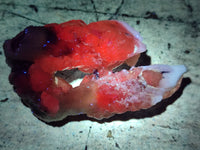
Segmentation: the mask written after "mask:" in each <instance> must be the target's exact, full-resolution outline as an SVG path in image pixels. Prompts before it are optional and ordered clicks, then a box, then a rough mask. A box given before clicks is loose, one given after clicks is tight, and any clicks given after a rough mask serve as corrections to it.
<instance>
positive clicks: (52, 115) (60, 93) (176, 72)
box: [4, 20, 186, 122]
mask: <svg viewBox="0 0 200 150" xmlns="http://www.w3.org/2000/svg"><path fill="white" fill-rule="evenodd" d="M144 51H146V46H145V45H144V44H143V43H142V38H141V37H140V35H139V33H138V32H137V31H135V30H134V29H133V28H131V27H130V26H129V25H128V24H126V23H124V22H121V21H116V20H104V21H98V22H93V23H90V24H88V25H87V24H86V23H84V22H83V21H82V20H71V21H68V22H64V23H61V24H56V23H53V24H47V25H45V26H43V27H42V26H40V27H34V26H29V27H27V28H26V29H24V31H22V32H20V33H19V34H18V35H16V37H14V38H13V39H11V40H7V41H5V43H4V52H5V56H6V60H7V63H8V65H9V66H10V67H11V68H12V70H11V73H10V76H9V80H10V83H11V84H13V86H14V89H15V91H16V92H17V94H18V95H19V96H20V97H21V98H22V101H23V102H24V104H26V105H27V106H28V107H30V108H31V109H32V111H33V113H34V115H35V116H37V117H38V118H39V119H41V120H43V121H45V122H52V121H59V120H62V119H64V118H65V117H67V116H69V115H78V114H87V115H88V116H89V117H93V118H96V119H102V118H108V117H111V116H113V115H114V114H121V113H124V112H126V111H136V110H139V109H146V108H150V107H151V106H153V105H155V104H156V103H158V102H160V101H161V100H162V99H164V98H167V97H170V96H171V95H172V94H173V93H174V92H175V91H176V90H177V89H178V88H179V86H180V83H181V79H182V75H183V73H184V72H186V68H185V66H183V65H174V66H169V65H150V66H141V67H134V65H135V64H136V62H137V60H138V58H139V57H140V54H141V53H142V52H144ZM123 63H126V64H127V65H129V66H130V67H131V69H129V70H125V69H122V70H121V71H119V72H114V71H113V69H114V68H116V67H117V66H119V65H121V64H123ZM74 69H77V70H79V71H80V72H84V73H82V74H84V75H83V76H84V77H83V79H78V81H79V83H78V84H77V85H76V86H73V85H71V84H70V82H69V81H67V80H65V79H64V78H62V77H60V76H57V75H56V73H57V72H60V71H64V70H67V71H70V70H74ZM73 82H74V81H73Z"/></svg>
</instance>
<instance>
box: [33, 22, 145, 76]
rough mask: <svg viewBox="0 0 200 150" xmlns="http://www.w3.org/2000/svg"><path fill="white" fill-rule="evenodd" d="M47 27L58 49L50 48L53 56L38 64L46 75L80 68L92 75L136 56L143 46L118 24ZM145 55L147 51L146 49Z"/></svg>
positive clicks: (50, 25) (70, 23)
mask: <svg viewBox="0 0 200 150" xmlns="http://www.w3.org/2000/svg"><path fill="white" fill-rule="evenodd" d="M46 27H51V28H53V30H54V31H55V32H56V35H57V38H58V41H57V43H56V45H49V48H50V49H51V50H50V51H51V54H53V56H52V55H49V56H48V57H47V56H45V57H43V58H41V59H39V60H37V61H36V62H38V63H40V64H41V67H42V68H43V70H45V71H46V72H54V71H56V70H63V69H65V68H68V69H71V68H79V69H80V70H82V71H84V72H89V73H92V72H93V71H94V70H96V69H100V68H103V67H104V68H109V66H113V65H115V64H117V65H118V64H119V63H122V62H124V60H126V59H127V58H130V57H131V56H134V55H136V54H137V52H135V49H136V47H139V45H140V44H141V42H140V41H139V40H138V39H137V38H136V37H134V35H132V33H131V32H129V31H128V30H127V29H126V28H125V27H124V26H123V25H122V24H121V23H120V22H118V21H99V22H94V23H90V24H89V25H86V24H85V23H84V22H83V21H80V20H72V21H69V22H66V23H61V24H49V25H46ZM144 47H145V46H144ZM141 51H145V48H144V49H141ZM57 56H62V57H57ZM49 66H51V67H49Z"/></svg>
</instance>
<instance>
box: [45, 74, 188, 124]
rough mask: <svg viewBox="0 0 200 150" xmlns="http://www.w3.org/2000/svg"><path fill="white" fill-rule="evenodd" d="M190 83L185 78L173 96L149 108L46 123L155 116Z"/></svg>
mask: <svg viewBox="0 0 200 150" xmlns="http://www.w3.org/2000/svg"><path fill="white" fill-rule="evenodd" d="M190 83H191V79H190V78H183V80H182V83H181V86H180V88H179V89H178V90H177V91H176V92H175V93H174V94H173V95H172V96H171V97H169V98H167V99H164V100H162V101H161V102H159V103H158V104H156V105H154V106H152V107H151V108H149V109H142V110H139V111H135V112H130V111H129V112H126V113H124V114H116V115H114V116H112V117H110V118H108V119H102V120H97V119H94V118H89V117H87V116H86V115H78V116H68V117H66V118H65V119H64V120H62V121H58V122H51V123H46V124H48V125H51V126H54V127H61V126H63V125H65V124H67V123H68V122H72V121H83V120H90V121H95V122H98V123H105V122H112V121H128V120H130V119H143V118H147V117H153V116H156V115H159V114H161V113H163V112H164V111H165V110H166V108H167V106H168V105H170V104H172V103H174V102H175V101H176V100H177V99H178V98H179V97H180V96H181V95H182V93H183V90H184V89H185V88H186V86H187V85H189V84H190Z"/></svg>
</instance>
